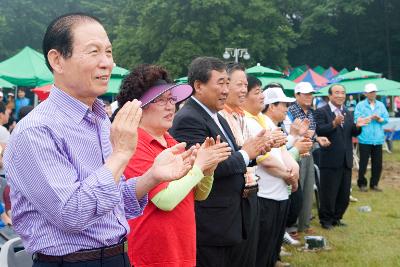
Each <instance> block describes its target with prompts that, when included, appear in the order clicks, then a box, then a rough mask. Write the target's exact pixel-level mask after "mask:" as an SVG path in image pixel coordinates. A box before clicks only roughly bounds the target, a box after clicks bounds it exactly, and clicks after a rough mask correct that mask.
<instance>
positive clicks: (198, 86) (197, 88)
mask: <svg viewBox="0 0 400 267" xmlns="http://www.w3.org/2000/svg"><path fill="white" fill-rule="evenodd" d="M193 85H194V88H193V89H194V92H195V94H198V93H199V92H201V91H202V88H201V87H202V86H201V85H202V82H201V81H199V80H196V81H194V84H193Z"/></svg>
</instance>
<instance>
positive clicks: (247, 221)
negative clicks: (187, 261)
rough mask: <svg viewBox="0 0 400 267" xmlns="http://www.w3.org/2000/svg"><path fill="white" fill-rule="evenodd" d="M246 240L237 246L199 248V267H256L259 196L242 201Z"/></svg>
mask: <svg viewBox="0 0 400 267" xmlns="http://www.w3.org/2000/svg"><path fill="white" fill-rule="evenodd" d="M241 204H242V214H243V221H242V223H243V228H244V230H245V234H244V236H245V240H243V241H242V242H241V243H240V244H238V245H235V246H199V245H198V246H197V266H198V267H224V266H226V267H231V266H233V267H235V266H237V267H242V266H246V267H247V266H248V267H253V266H255V261H256V251H257V244H258V233H259V231H258V226H259V214H260V212H259V208H258V199H257V194H256V193H252V194H251V195H250V196H249V197H248V198H246V199H243V200H242V203H241Z"/></svg>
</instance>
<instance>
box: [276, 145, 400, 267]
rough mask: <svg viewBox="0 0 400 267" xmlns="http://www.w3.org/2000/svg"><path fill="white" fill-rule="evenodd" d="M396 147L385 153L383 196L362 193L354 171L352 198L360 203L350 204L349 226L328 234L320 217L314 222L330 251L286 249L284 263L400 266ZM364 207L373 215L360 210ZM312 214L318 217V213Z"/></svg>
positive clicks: (346, 218)
mask: <svg viewBox="0 0 400 267" xmlns="http://www.w3.org/2000/svg"><path fill="white" fill-rule="evenodd" d="M394 145H395V146H394V149H393V153H392V154H389V153H387V152H384V163H383V164H384V171H383V174H382V178H381V182H380V187H381V188H382V189H383V190H384V191H383V192H382V193H376V192H367V193H361V192H359V191H358V188H357V186H356V183H355V180H356V175H355V174H356V173H355V172H353V193H352V195H353V196H354V197H356V198H358V200H359V201H358V202H352V203H350V206H349V208H348V210H347V212H346V214H345V216H344V220H343V221H344V222H346V223H347V224H348V226H347V227H339V228H338V227H336V228H334V229H333V230H330V231H328V230H324V229H322V228H321V227H320V226H319V224H318V219H317V218H316V219H314V220H313V221H312V227H313V229H314V230H315V231H316V232H317V234H316V235H322V236H324V237H325V238H326V239H327V241H328V246H329V247H330V248H331V249H330V250H326V251H319V252H304V251H298V250H297V249H296V248H293V247H286V248H287V249H288V251H290V252H291V253H293V256H289V257H284V258H283V260H284V261H287V262H290V263H291V264H292V266H338V267H339V266H360V267H361V266H371V267H372V266H400V141H397V142H395V144H394ZM367 177H369V175H367ZM364 205H368V206H370V207H371V208H372V212H369V213H363V212H360V211H358V208H359V207H360V206H364ZM313 213H314V215H317V211H316V210H314V211H313ZM301 241H303V242H304V239H303V240H301Z"/></svg>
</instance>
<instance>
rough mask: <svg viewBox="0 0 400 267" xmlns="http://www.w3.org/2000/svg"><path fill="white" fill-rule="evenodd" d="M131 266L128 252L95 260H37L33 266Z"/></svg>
mask: <svg viewBox="0 0 400 267" xmlns="http://www.w3.org/2000/svg"><path fill="white" fill-rule="evenodd" d="M97 266H98V267H116V266H118V267H120V266H121V267H130V266H131V265H130V263H129V258H128V255H127V254H126V253H124V254H120V255H117V256H114V257H109V258H103V259H101V260H94V261H82V262H76V263H68V262H63V263H58V262H39V261H35V262H34V263H33V266H32V267H97Z"/></svg>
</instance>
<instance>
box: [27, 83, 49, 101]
mask: <svg viewBox="0 0 400 267" xmlns="http://www.w3.org/2000/svg"><path fill="white" fill-rule="evenodd" d="M51 86H52V84H48V85H45V86H41V87H36V88H33V89H32V92H34V93H35V94H36V95H37V96H38V98H39V100H40V101H43V100H45V99H46V98H47V97H48V96H49V94H50V90H51Z"/></svg>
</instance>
